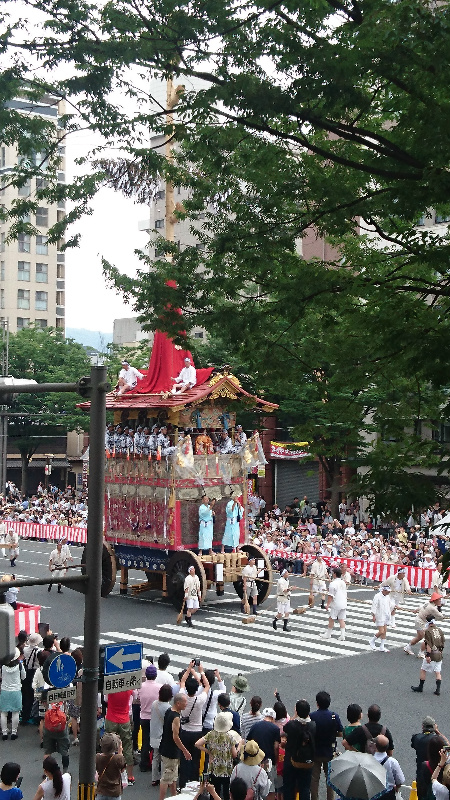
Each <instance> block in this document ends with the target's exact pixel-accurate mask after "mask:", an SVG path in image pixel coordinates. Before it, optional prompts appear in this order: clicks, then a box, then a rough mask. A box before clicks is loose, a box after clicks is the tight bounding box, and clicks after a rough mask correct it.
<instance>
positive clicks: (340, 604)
mask: <svg viewBox="0 0 450 800" xmlns="http://www.w3.org/2000/svg"><path fill="white" fill-rule="evenodd" d="M328 594H329V595H330V596H331V597H332V598H333V599H332V601H331V606H332V607H333V608H334V609H336V611H342V609H344V608H347V585H346V583H345V581H343V580H342V578H335V579H334V580H333V581H331V582H330V585H329V587H328Z"/></svg>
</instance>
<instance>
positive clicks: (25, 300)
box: [17, 289, 30, 309]
mask: <svg viewBox="0 0 450 800" xmlns="http://www.w3.org/2000/svg"><path fill="white" fill-rule="evenodd" d="M17 308H24V309H29V308H30V290H29V289H18V290H17Z"/></svg>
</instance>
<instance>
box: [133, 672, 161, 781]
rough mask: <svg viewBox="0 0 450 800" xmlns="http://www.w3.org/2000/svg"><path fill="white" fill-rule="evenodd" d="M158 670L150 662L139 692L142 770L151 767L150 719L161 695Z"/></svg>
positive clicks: (145, 770) (144, 770)
mask: <svg viewBox="0 0 450 800" xmlns="http://www.w3.org/2000/svg"><path fill="white" fill-rule="evenodd" d="M157 675H158V670H157V669H156V667H155V665H154V664H149V666H148V667H147V668H146V670H145V681H144V682H143V684H142V686H141V688H140V689H139V691H138V693H137V697H138V700H139V702H140V705H141V709H140V720H141V728H142V746H141V763H140V765H139V769H140V770H141V772H148V770H149V769H150V720H151V718H152V704H153V703H154V702H155V700H157V699H158V697H159V689H160V684H159V683H156V677H157Z"/></svg>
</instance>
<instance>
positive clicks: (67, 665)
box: [44, 653, 77, 689]
mask: <svg viewBox="0 0 450 800" xmlns="http://www.w3.org/2000/svg"><path fill="white" fill-rule="evenodd" d="M49 660H50V659H48V661H49ZM48 661H47V662H46V663H45V665H44V666H45V667H46V670H45V672H46V676H45V675H44V680H45V681H46V682H47V683H49V684H50V685H51V686H54V687H55V689H65V687H66V686H69V684H70V683H72V681H73V679H74V677H75V675H76V674H77V662H76V661H75V659H74V658H73V656H71V655H69V653H55V655H54V656H53V658H52V660H51V661H50V663H48ZM47 664H48V666H47Z"/></svg>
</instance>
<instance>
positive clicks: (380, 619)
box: [369, 583, 391, 653]
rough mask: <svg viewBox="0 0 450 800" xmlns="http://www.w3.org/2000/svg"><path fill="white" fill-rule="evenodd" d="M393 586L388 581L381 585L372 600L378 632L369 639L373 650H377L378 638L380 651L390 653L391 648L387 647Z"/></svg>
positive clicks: (373, 616)
mask: <svg viewBox="0 0 450 800" xmlns="http://www.w3.org/2000/svg"><path fill="white" fill-rule="evenodd" d="M390 594H391V587H390V586H388V585H387V584H386V583H383V584H382V585H381V586H380V591H379V592H377V594H376V595H375V597H374V598H373V600H372V619H373V622H374V623H375V625H376V626H377V628H378V630H377V632H376V633H375V634H374V635H373V636H372V638H371V639H369V645H370V647H371V648H372V650H376V649H377V646H376V644H375V642H376V640H377V639H380V646H379V648H378V650H379V651H380V653H388V652H389V650H388V649H387V648H386V647H385V639H386V628H387V626H388V625H389V623H390V621H391V598H390Z"/></svg>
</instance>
